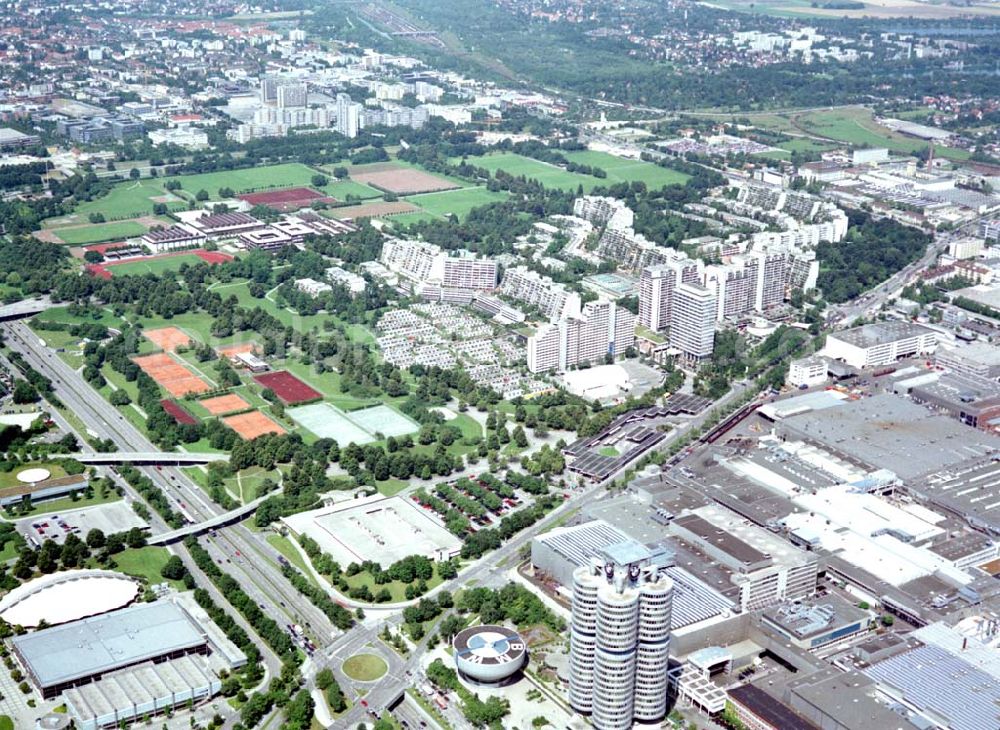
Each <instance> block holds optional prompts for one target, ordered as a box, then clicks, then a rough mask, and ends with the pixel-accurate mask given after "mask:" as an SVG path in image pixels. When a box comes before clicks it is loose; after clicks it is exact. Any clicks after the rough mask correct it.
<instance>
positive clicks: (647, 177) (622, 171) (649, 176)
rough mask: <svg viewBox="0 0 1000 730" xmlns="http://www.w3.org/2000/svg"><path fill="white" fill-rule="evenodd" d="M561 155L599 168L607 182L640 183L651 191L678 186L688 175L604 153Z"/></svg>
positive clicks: (578, 162) (589, 152) (590, 152)
mask: <svg viewBox="0 0 1000 730" xmlns="http://www.w3.org/2000/svg"><path fill="white" fill-rule="evenodd" d="M562 155H563V156H564V157H565V158H566V159H568V160H570V161H571V162H576V163H577V164H580V165H590V166H591V167H599V168H601V169H602V170H604V171H605V172H606V173H608V177H607V182H609V183H622V182H642V183H646V187H647V188H650V189H652V190H658V189H660V188H663V187H666V186H667V185H679V184H683V183H684V182H686V181H687V180H688V177H689V176H688V175H685V174H684V173H683V172H678V171H677V170H671V169H669V168H666V167H660V166H659V165H654V164H653V163H652V162H645V161H644V160H629V159H626V158H624V157H616V156H615V155H609V154H608V153H606V152H594V151H593V150H581V151H579V152H563V153H562Z"/></svg>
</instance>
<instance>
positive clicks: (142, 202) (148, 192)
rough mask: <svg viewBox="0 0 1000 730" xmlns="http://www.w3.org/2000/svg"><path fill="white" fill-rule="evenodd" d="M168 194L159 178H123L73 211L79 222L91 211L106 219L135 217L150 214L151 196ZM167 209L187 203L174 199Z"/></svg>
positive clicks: (181, 208) (151, 210) (153, 202)
mask: <svg viewBox="0 0 1000 730" xmlns="http://www.w3.org/2000/svg"><path fill="white" fill-rule="evenodd" d="M166 195H168V193H167V191H166V190H164V188H163V183H162V182H161V181H160V180H142V181H141V182H140V181H137V180H125V181H123V182H121V183H119V184H118V185H116V186H115V187H113V188H112V189H111V190H110V192H109V193H108V194H107V195H105V196H103V197H101V198H96V199H94V200H88V201H87V202H85V203H80V205H78V206H77V207H76V209H75V210H74V211H73V212H74V213H75V214H76V215H77V216H78V218H79V222H80V223H85V222H86V221H87V217H88V216H89V215H90V214H91V213H103V214H104V217H105V218H107V219H108V220H113V219H118V218H135V217H137V216H140V215H152V214H153V205H155V203H156V201H155V200H153V198H160V197H163V196H166ZM167 208H168V210H185V209H187V203H185V202H184V201H182V200H174V201H172V202H169V203H167Z"/></svg>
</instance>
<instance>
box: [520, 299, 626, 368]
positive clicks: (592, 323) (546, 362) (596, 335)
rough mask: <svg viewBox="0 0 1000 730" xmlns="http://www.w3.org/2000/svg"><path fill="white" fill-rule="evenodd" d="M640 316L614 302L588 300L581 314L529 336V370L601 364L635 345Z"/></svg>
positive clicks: (541, 328) (542, 328)
mask: <svg viewBox="0 0 1000 730" xmlns="http://www.w3.org/2000/svg"><path fill="white" fill-rule="evenodd" d="M635 323H636V316H635V315H634V314H632V313H631V312H630V311H628V310H627V309H624V308H622V307H619V306H618V305H616V304H615V303H614V302H610V301H605V300H598V301H596V302H588V303H587V304H586V305H585V306H584V307H583V311H582V312H581V313H580V316H578V317H565V318H563V319H560V320H559V321H557V322H555V323H553V324H547V325H543V326H542V327H540V328H539V329H538V331H537V332H535V334H533V335H531V336H530V337H529V338H528V370H529V371H531V372H533V373H541V372H546V371H549V370H568V369H569V368H571V367H574V366H577V365H584V364H589V363H599V362H601V361H603V360H604V358H605V357H606V356H607V355H611V356H612V357H615V356H617V355H621V354H622V353H623V352H624V351H625V350H626V349H628V348H629V347H632V346H633V345H634V344H635Z"/></svg>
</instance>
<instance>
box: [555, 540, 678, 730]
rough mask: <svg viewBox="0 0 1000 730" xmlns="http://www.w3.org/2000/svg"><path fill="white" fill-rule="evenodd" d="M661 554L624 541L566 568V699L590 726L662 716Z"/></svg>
mask: <svg viewBox="0 0 1000 730" xmlns="http://www.w3.org/2000/svg"><path fill="white" fill-rule="evenodd" d="M663 557H665V556H664V555H656V554H654V553H652V552H650V551H649V550H648V549H647V548H645V547H644V546H642V545H640V544H639V543H637V542H634V541H631V540H629V541H626V542H621V543H617V544H614V545H609V546H608V547H606V548H604V549H602V550H601V551H600V552H599V554H598V557H595V558H594V559H593V560H592V562H591V564H590V565H589V566H584V567H581V568H577V570H576V571H575V572H574V573H573V619H572V626H571V631H570V686H569V701H570V704H571V705H572V706H573V709H575V710H576V711H577V712H580V713H582V714H586V715H590V721H591V724H592V725H593V726H594V727H595V728H597V730H627V729H628V728H631V727H632V726H633V724H634V723H635V722H656V721H657V720H660V719H661V718H662V717H663V716H664V714H666V710H667V670H668V653H669V648H670V615H671V612H672V609H673V590H674V584H673V581H672V580H671V579H670V578H669V577H668V576H667V575H665V574H663V573H662V572H661V568H662V567H666V564H667V563H668V562H669V561H663V560H660V558H663ZM661 563H662V565H661Z"/></svg>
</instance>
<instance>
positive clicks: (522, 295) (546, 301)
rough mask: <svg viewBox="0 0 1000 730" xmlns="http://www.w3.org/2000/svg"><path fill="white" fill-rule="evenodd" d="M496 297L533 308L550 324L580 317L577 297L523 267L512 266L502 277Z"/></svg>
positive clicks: (578, 296) (577, 295) (572, 292)
mask: <svg viewBox="0 0 1000 730" xmlns="http://www.w3.org/2000/svg"><path fill="white" fill-rule="evenodd" d="M500 293H501V294H503V295H504V296H506V297H510V298H511V299H516V300H518V301H519V302H524V303H525V304H528V305H531V306H533V307H537V308H538V309H539V311H541V313H542V314H543V315H545V316H546V317H548V318H549V319H550V320H559V319H564V318H566V317H579V316H580V295H579V294H577V293H576V292H574V291H570V290H569V289H567V288H566V287H565V285H563V284H557V283H556V282H554V281H552V279H550V278H549V277H547V276H542V275H541V274H539V273H538V272H536V271H532V270H531V269H529V268H528V267H526V266H514V267H511V268H509V269H507V270H506V271H504V274H503V281H501V282H500Z"/></svg>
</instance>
